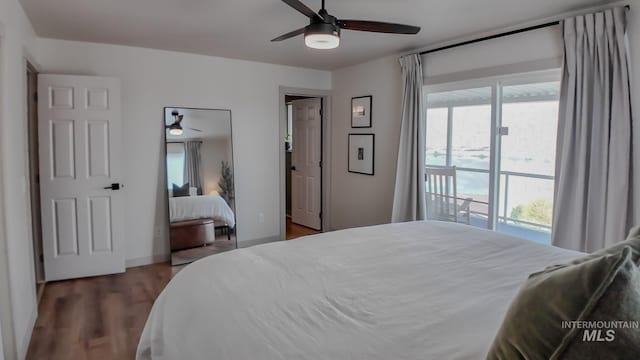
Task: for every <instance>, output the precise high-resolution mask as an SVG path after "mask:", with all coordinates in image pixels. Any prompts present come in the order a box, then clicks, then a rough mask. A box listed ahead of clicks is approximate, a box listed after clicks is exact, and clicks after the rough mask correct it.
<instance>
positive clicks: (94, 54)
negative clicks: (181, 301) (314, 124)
mask: <svg viewBox="0 0 640 360" xmlns="http://www.w3.org/2000/svg"><path fill="white" fill-rule="evenodd" d="M38 51H39V53H38V58H39V60H40V63H41V64H42V69H43V70H44V71H45V72H49V73H70V74H84V75H100V76H113V77H118V78H120V79H121V81H122V115H123V118H124V123H125V124H126V126H125V127H124V144H123V146H124V153H125V159H124V161H125V164H124V169H125V172H124V173H125V174H126V178H125V179H123V183H124V184H126V190H125V191H127V193H128V196H127V198H128V199H130V200H129V201H127V203H126V212H125V216H126V223H125V229H126V234H127V239H126V242H127V248H126V253H127V259H128V263H129V265H133V264H141V263H145V262H147V261H148V260H149V257H151V256H154V255H164V254H166V253H167V252H168V242H167V240H166V229H165V227H166V213H165V211H166V210H165V208H166V199H165V197H164V190H163V189H164V187H163V186H162V185H161V182H163V181H164V180H162V179H163V175H162V174H163V170H162V169H163V167H162V166H164V165H163V159H161V156H160V154H161V149H162V146H164V145H163V144H162V131H164V129H163V126H162V123H163V107H164V106H178V107H195V108H214V109H231V113H232V114H231V116H232V122H233V147H234V157H235V159H234V160H235V165H236V166H235V175H236V176H235V181H236V184H235V185H236V207H237V218H238V241H239V242H242V241H247V240H255V239H262V238H270V237H276V236H278V235H279V232H280V221H281V219H280V218H279V217H280V215H279V211H278V209H279V199H278V185H279V182H278V166H277V164H278V156H279V153H278V149H279V146H280V143H281V141H280V139H279V138H278V116H279V108H278V105H279V104H278V96H279V92H278V91H279V90H278V89H279V86H280V85H285V86H293V87H303V88H318V89H329V88H331V76H330V73H329V72H326V71H317V70H307V69H300V68H292V67H285V66H277V65H270V64H263V63H256V62H248V61H241V60H231V59H225V58H217V57H208V56H202V55H192V54H184V53H176V52H169V51H160V50H152V49H143V48H135V47H126V46H116V45H104V44H94V43H82V42H71V41H61V40H51V39H40V40H39V41H38ZM261 212H262V213H264V223H260V222H259V216H258V214H259V213H261Z"/></svg>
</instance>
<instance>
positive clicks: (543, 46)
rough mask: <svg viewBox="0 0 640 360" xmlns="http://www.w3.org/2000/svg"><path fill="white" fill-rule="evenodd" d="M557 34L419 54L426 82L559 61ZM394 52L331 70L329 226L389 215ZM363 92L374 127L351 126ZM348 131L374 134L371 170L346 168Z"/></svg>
mask: <svg viewBox="0 0 640 360" xmlns="http://www.w3.org/2000/svg"><path fill="white" fill-rule="evenodd" d="M639 1H640V0H639ZM560 36H561V35H560V32H559V29H558V27H557V26H556V27H552V28H548V29H543V30H537V31H533V32H529V33H524V34H519V35H515V36H512V37H505V38H500V39H495V40H490V41H486V42H483V43H478V44H474V45H469V46H465V47H461V48H455V49H450V50H446V51H442V52H437V53H433V54H430V55H427V56H424V57H423V64H424V74H425V82H426V83H437V82H443V81H448V82H449V81H459V80H463V79H469V78H478V77H488V76H494V75H500V74H506V73H511V72H523V71H534V70H541V69H548V68H549V67H558V66H560V64H561V56H562V41H561V39H560ZM398 58H399V55H396V56H390V57H386V58H383V59H378V60H373V61H370V62H367V63H364V64H359V65H354V66H351V67H347V68H344V69H339V70H336V71H334V72H333V99H334V103H333V139H332V141H333V144H334V150H333V158H332V161H333V164H332V166H333V168H332V169H333V179H332V191H333V194H332V204H331V209H332V214H331V219H332V227H333V228H336V229H341V228H348V227H353V226H363V225H372V224H380V223H387V222H389V221H391V210H392V206H393V191H394V186H395V171H396V164H397V154H398V141H399V136H400V112H401V101H402V78H401V70H400V64H399V63H398ZM362 95H373V112H372V114H373V128H372V129H351V127H350V101H351V98H352V97H355V96H362ZM369 130H371V131H369ZM350 132H351V133H375V134H376V138H375V176H366V175H359V174H352V173H349V172H348V171H347V134H348V133H350Z"/></svg>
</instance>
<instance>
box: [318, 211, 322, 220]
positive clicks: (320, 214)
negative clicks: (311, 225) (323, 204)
mask: <svg viewBox="0 0 640 360" xmlns="http://www.w3.org/2000/svg"><path fill="white" fill-rule="evenodd" d="M318 216H320V219H322V211H320V213H319V214H318Z"/></svg>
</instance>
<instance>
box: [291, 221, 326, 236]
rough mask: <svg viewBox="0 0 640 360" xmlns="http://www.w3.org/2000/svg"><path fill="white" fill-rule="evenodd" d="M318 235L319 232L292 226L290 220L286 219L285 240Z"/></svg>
mask: <svg viewBox="0 0 640 360" xmlns="http://www.w3.org/2000/svg"><path fill="white" fill-rule="evenodd" d="M319 233H320V231H318V230H314V229H310V228H308V227H305V226H302V225H298V224H294V223H293V222H292V221H291V219H290V218H287V226H286V239H287V240H293V239H295V238H299V237H301V236H307V235H314V234H319Z"/></svg>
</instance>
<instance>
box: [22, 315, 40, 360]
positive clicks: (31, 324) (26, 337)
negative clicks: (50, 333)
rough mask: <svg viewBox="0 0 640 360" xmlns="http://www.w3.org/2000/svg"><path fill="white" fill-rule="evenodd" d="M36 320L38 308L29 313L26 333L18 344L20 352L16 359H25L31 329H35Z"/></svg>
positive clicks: (31, 334)
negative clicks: (29, 317)
mask: <svg viewBox="0 0 640 360" xmlns="http://www.w3.org/2000/svg"><path fill="white" fill-rule="evenodd" d="M36 320H38V306H37V305H36V307H35V308H34V309H33V311H32V312H31V319H30V320H29V324H28V325H27V333H26V334H24V337H23V338H22V344H20V348H19V349H20V350H19V353H18V359H25V358H26V357H27V352H28V351H29V345H30V344H31V336H33V329H34V328H35V327H36Z"/></svg>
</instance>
